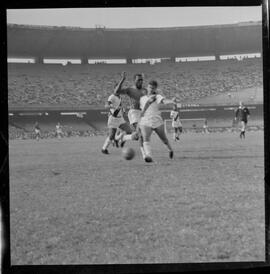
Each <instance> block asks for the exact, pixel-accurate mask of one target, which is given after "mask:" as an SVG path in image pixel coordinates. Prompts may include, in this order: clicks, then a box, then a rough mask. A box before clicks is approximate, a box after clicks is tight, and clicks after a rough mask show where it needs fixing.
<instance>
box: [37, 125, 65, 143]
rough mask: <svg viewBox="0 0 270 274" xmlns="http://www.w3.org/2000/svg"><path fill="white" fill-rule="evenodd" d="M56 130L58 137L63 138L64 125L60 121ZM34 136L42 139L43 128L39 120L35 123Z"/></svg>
mask: <svg viewBox="0 0 270 274" xmlns="http://www.w3.org/2000/svg"><path fill="white" fill-rule="evenodd" d="M55 132H56V136H57V138H58V139H61V138H63V137H64V132H63V127H62V125H61V124H60V123H59V122H58V123H57V125H56V126H55ZM34 138H35V139H36V140H37V141H39V140H40V139H41V128H40V125H39V123H38V122H35V125H34Z"/></svg>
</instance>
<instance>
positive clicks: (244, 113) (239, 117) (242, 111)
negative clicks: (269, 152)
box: [234, 102, 250, 139]
mask: <svg viewBox="0 0 270 274" xmlns="http://www.w3.org/2000/svg"><path fill="white" fill-rule="evenodd" d="M249 116H250V112H249V109H248V108H247V107H245V106H244V104H243V103H242V102H240V103H239V107H238V108H237V110H236V111H235V118H234V119H235V121H240V122H241V132H240V138H241V139H242V138H245V131H246V126H247V122H248V118H249Z"/></svg>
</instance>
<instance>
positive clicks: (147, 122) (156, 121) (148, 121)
mask: <svg viewBox="0 0 270 274" xmlns="http://www.w3.org/2000/svg"><path fill="white" fill-rule="evenodd" d="M163 124H164V122H163V119H162V118H161V117H160V116H151V117H145V116H144V117H142V119H141V121H140V126H147V127H151V128H158V127H160V126H161V125H163Z"/></svg>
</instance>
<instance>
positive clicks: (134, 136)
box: [131, 132, 139, 141]
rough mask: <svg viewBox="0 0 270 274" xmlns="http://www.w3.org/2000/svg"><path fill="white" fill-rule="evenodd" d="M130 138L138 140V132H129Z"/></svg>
mask: <svg viewBox="0 0 270 274" xmlns="http://www.w3.org/2000/svg"><path fill="white" fill-rule="evenodd" d="M131 139H132V140H136V141H138V140H139V134H138V132H133V133H132V134H131Z"/></svg>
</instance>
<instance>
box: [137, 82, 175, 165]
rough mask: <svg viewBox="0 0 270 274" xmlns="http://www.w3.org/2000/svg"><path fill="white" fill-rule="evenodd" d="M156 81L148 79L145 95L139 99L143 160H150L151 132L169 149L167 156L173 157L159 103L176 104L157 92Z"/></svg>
mask: <svg viewBox="0 0 270 274" xmlns="http://www.w3.org/2000/svg"><path fill="white" fill-rule="evenodd" d="M157 86H158V83H157V81H150V82H149V84H148V86H147V95H144V96H142V97H141V99H140V107H141V109H142V112H141V120H140V129H141V133H142V137H143V147H144V151H145V155H146V157H145V162H152V161H153V160H152V154H151V146H150V137H151V134H152V132H153V131H154V132H156V134H157V135H158V136H159V138H160V139H161V141H162V142H163V143H164V144H165V145H166V147H167V148H168V150H169V157H170V158H171V159H172V158H173V149H172V147H171V145H170V143H169V140H168V138H167V136H166V133H165V131H164V122H163V119H162V117H161V112H160V110H159V105H160V104H176V102H175V100H169V99H166V98H164V97H163V96H162V95H160V94H157Z"/></svg>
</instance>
